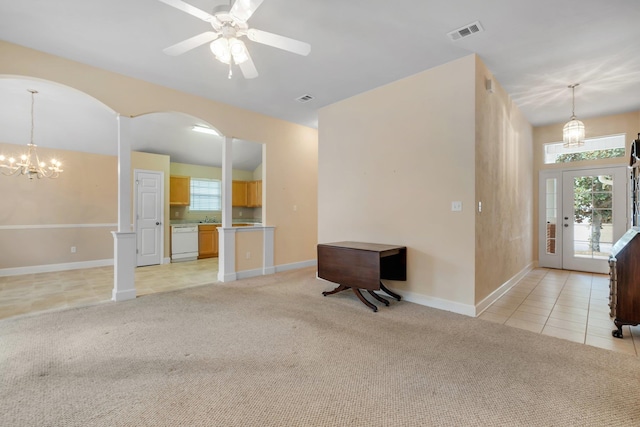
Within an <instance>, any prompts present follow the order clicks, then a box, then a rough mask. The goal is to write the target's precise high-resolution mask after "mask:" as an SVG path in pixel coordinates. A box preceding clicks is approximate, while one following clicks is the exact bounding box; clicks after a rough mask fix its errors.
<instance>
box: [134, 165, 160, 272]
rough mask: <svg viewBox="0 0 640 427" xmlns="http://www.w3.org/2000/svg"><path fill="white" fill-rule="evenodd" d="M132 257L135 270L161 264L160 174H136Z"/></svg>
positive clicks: (138, 172) (147, 172)
mask: <svg viewBox="0 0 640 427" xmlns="http://www.w3.org/2000/svg"><path fill="white" fill-rule="evenodd" d="M134 175H135V176H134V178H135V184H136V193H135V194H136V203H135V207H136V214H135V220H136V225H135V228H136V253H137V265H138V267H141V266H145V265H155V264H160V263H161V262H162V247H163V245H162V241H163V235H164V233H163V232H162V230H163V228H164V227H163V225H162V223H163V208H162V206H163V178H164V177H163V173H162V172H156V171H141V170H136V171H135V174H134Z"/></svg>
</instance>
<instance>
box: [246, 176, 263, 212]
mask: <svg viewBox="0 0 640 427" xmlns="http://www.w3.org/2000/svg"><path fill="white" fill-rule="evenodd" d="M247 206H248V207H250V208H258V207H260V206H262V181H248V182H247Z"/></svg>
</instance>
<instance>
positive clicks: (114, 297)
mask: <svg viewBox="0 0 640 427" xmlns="http://www.w3.org/2000/svg"><path fill="white" fill-rule="evenodd" d="M135 298H136V290H135V289H128V290H126V291H117V292H116V291H115V290H113V291H112V292H111V301H116V302H119V301H127V300H130V299H135Z"/></svg>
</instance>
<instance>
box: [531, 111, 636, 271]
mask: <svg viewBox="0 0 640 427" xmlns="http://www.w3.org/2000/svg"><path fill="white" fill-rule="evenodd" d="M580 120H581V121H582V122H583V123H584V126H585V132H586V137H587V138H597V137H600V136H608V135H617V134H625V135H626V144H627V155H625V156H624V157H622V158H614V159H602V160H593V161H589V162H572V163H571V164H570V166H567V164H566V163H562V164H549V165H545V164H544V153H543V149H544V144H548V143H552V142H562V128H563V127H564V124H565V123H566V122H561V123H555V124H552V125H548V126H538V127H535V128H534V129H533V150H534V179H533V184H534V193H533V194H534V195H535V197H534V200H535V204H534V236H537V235H538V218H539V215H538V209H539V201H538V196H537V195H538V175H539V172H540V171H541V170H543V169H562V168H567V167H569V168H579V167H591V166H620V165H627V164H628V161H629V157H628V156H629V147H630V145H631V143H632V142H633V140H634V139H636V138H637V137H638V132H640V111H633V112H629V113H624V114H615V115H611V116H602V117H593V118H588V119H584V118H580ZM567 121H568V120H567ZM533 254H534V258H535V259H536V260H537V259H538V258H539V254H538V239H534V249H533Z"/></svg>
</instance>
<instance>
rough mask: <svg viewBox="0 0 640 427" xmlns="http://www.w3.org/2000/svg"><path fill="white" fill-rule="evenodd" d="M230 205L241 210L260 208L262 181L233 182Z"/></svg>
mask: <svg viewBox="0 0 640 427" xmlns="http://www.w3.org/2000/svg"><path fill="white" fill-rule="evenodd" d="M231 191H232V192H233V196H232V198H231V199H232V202H231V205H232V206H233V207H242V208H259V207H261V206H262V181H233V183H232V189H231Z"/></svg>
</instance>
